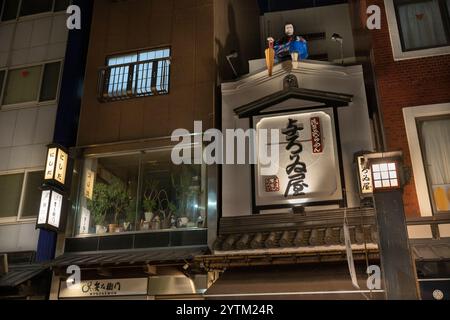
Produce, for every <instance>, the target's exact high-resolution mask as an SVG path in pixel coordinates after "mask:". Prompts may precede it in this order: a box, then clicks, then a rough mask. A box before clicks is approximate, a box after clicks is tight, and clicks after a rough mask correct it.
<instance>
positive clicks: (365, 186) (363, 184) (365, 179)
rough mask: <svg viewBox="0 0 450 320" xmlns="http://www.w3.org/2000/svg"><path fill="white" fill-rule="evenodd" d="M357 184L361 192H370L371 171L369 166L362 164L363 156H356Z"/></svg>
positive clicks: (371, 186) (371, 188)
mask: <svg viewBox="0 0 450 320" xmlns="http://www.w3.org/2000/svg"><path fill="white" fill-rule="evenodd" d="M357 159H358V160H357V161H358V170H359V185H360V188H361V193H362V194H372V193H373V185H372V172H371V170H370V168H369V167H365V166H364V157H363V156H361V157H358V158H357Z"/></svg>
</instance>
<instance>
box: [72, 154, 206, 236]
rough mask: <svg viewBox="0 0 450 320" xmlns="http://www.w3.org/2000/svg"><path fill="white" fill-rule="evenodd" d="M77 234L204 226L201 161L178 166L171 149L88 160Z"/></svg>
mask: <svg viewBox="0 0 450 320" xmlns="http://www.w3.org/2000/svg"><path fill="white" fill-rule="evenodd" d="M83 162H84V168H83V175H82V178H81V181H80V183H81V188H80V191H81V194H80V197H79V199H80V200H79V206H78V210H77V220H76V221H77V223H76V232H75V233H76V234H80V235H85V234H104V233H118V232H130V231H133V232H134V231H148V232H150V231H158V230H165V229H167V230H169V229H179V228H204V227H205V226H206V213H205V204H204V203H205V198H206V190H205V187H206V185H205V182H204V176H205V174H204V172H203V171H204V170H205V167H202V166H201V165H174V164H173V163H172V161H171V159H170V150H169V149H167V150H163V151H161V150H158V151H141V152H136V153H133V154H128V155H117V156H108V157H98V158H87V159H84V161H83Z"/></svg>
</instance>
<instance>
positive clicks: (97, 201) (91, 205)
mask: <svg viewBox="0 0 450 320" xmlns="http://www.w3.org/2000/svg"><path fill="white" fill-rule="evenodd" d="M87 208H88V209H89V211H90V212H91V214H92V217H93V219H94V222H95V224H96V225H103V224H104V223H105V219H106V215H107V214H108V211H109V209H110V203H109V197H108V186H107V185H106V184H104V183H97V184H96V185H95V186H94V192H93V196H92V200H88V202H87Z"/></svg>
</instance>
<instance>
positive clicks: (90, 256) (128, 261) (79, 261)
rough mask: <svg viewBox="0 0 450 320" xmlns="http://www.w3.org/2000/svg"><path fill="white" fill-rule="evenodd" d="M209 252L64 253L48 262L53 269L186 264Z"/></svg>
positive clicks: (186, 249)
mask: <svg viewBox="0 0 450 320" xmlns="http://www.w3.org/2000/svg"><path fill="white" fill-rule="evenodd" d="M207 252H209V249H208V247H206V246H195V247H182V248H161V249H150V250H149V249H146V250H120V251H114V252H107V251H104V252H85V253H66V254H63V255H62V256H59V257H57V258H56V259H55V260H53V261H52V262H50V265H51V266H53V267H67V266H70V265H77V266H79V267H88V266H112V265H114V266H118V265H125V266H126V265H134V264H158V263H164V262H180V263H182V262H186V261H189V260H193V259H194V257H195V256H197V255H203V254H205V253H207Z"/></svg>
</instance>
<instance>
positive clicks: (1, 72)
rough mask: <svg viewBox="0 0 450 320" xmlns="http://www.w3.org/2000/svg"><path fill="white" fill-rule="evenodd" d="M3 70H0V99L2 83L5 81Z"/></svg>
mask: <svg viewBox="0 0 450 320" xmlns="http://www.w3.org/2000/svg"><path fill="white" fill-rule="evenodd" d="M5 74H6V72H5V70H0V98H1V97H2V91H3V82H4V81H5Z"/></svg>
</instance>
